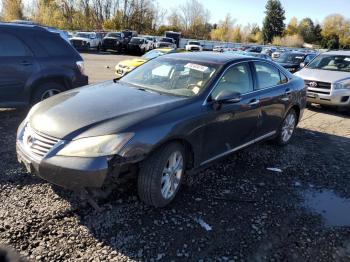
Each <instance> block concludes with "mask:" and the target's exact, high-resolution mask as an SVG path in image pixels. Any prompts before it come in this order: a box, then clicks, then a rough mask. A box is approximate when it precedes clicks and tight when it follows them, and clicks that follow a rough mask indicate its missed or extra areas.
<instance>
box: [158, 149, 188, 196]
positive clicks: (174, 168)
mask: <svg viewBox="0 0 350 262" xmlns="http://www.w3.org/2000/svg"><path fill="white" fill-rule="evenodd" d="M183 165H184V159H183V156H182V154H181V152H180V151H176V152H173V153H172V154H171V155H170V157H169V158H168V160H167V162H166V165H165V167H164V169H163V174H162V180H161V193H162V196H163V197H164V198H165V199H170V198H172V197H173V196H174V194H176V191H177V189H178V187H179V185H180V181H181V177H182V174H183Z"/></svg>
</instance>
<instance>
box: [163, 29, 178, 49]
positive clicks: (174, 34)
mask: <svg viewBox="0 0 350 262" xmlns="http://www.w3.org/2000/svg"><path fill="white" fill-rule="evenodd" d="M164 36H165V37H167V38H172V39H174V43H175V48H176V47H179V46H180V39H181V33H180V32H174V31H165V33H164Z"/></svg>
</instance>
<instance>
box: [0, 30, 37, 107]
mask: <svg viewBox="0 0 350 262" xmlns="http://www.w3.org/2000/svg"><path fill="white" fill-rule="evenodd" d="M0 34H1V37H0V103H13V102H21V101H23V100H24V88H25V85H26V83H27V81H28V79H29V78H30V76H31V75H32V74H33V73H35V71H36V70H37V63H36V61H35V59H34V57H33V54H32V52H31V50H30V49H29V48H28V47H27V46H26V44H25V43H24V42H23V41H22V40H21V39H19V38H18V37H17V36H16V35H14V34H12V33H10V32H8V31H4V32H2V31H0Z"/></svg>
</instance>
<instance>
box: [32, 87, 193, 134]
mask: <svg viewBox="0 0 350 262" xmlns="http://www.w3.org/2000/svg"><path fill="white" fill-rule="evenodd" d="M185 100H186V99H185V98H183V97H176V96H168V95H161V94H158V93H151V92H147V91H142V90H138V89H136V88H134V87H131V86H128V85H125V84H121V83H113V82H112V81H108V82H104V83H101V84H97V85H93V86H86V87H82V88H78V89H73V90H70V91H67V92H64V93H61V94H58V95H56V96H53V97H51V98H49V99H46V100H44V101H42V102H40V103H39V104H37V105H35V106H34V107H33V108H32V110H31V111H30V112H29V114H28V121H29V124H30V126H31V127H32V128H33V129H34V130H36V131H38V132H41V133H43V134H46V135H49V136H53V137H56V138H59V139H66V140H71V139H77V138H82V137H90V136H99V135H106V134H113V133H117V132H123V131H124V130H126V129H127V128H128V127H131V126H132V125H134V124H137V123H139V122H140V121H143V120H145V119H148V118H150V117H152V116H156V115H158V114H160V113H162V112H164V111H167V110H169V109H170V108H172V107H176V106H178V105H179V104H182V102H185Z"/></svg>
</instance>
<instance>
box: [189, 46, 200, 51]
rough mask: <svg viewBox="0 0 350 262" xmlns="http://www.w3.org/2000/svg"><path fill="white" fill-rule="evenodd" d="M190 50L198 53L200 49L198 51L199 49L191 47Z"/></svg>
mask: <svg viewBox="0 0 350 262" xmlns="http://www.w3.org/2000/svg"><path fill="white" fill-rule="evenodd" d="M191 50H192V51H199V50H200V49H199V47H191Z"/></svg>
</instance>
